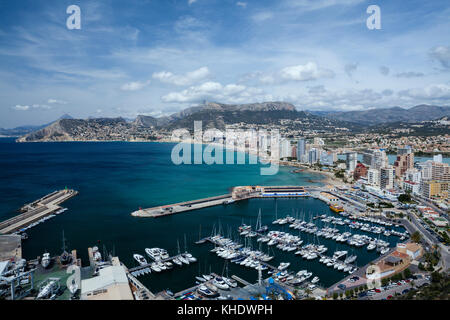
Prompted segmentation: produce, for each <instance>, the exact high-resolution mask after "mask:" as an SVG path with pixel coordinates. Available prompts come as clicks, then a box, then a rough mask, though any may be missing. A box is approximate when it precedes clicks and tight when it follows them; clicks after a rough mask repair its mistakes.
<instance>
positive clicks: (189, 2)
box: [188, 0, 197, 5]
mask: <svg viewBox="0 0 450 320" xmlns="http://www.w3.org/2000/svg"><path fill="white" fill-rule="evenodd" d="M196 2H197V0H188V4H189V5H191V4H193V3H196Z"/></svg>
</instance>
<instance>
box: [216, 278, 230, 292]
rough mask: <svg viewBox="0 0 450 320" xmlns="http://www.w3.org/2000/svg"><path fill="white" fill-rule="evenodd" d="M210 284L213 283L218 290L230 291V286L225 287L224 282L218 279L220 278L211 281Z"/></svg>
mask: <svg viewBox="0 0 450 320" xmlns="http://www.w3.org/2000/svg"><path fill="white" fill-rule="evenodd" d="M212 283H213V285H215V286H216V287H217V288H219V289H222V290H228V289H230V286H229V285H227V284H226V283H225V281H224V280H223V279H222V278H220V277H217V278H215V279H214V280H213V281H212Z"/></svg>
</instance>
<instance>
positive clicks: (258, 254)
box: [210, 231, 324, 285]
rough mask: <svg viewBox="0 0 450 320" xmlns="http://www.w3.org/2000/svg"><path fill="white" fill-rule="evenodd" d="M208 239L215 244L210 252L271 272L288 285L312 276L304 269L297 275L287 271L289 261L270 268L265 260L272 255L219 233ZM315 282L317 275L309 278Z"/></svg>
mask: <svg viewBox="0 0 450 320" xmlns="http://www.w3.org/2000/svg"><path fill="white" fill-rule="evenodd" d="M269 234H270V235H272V234H273V232H272V231H270V232H269ZM210 240H211V241H212V242H213V243H214V244H215V245H216V246H215V247H214V248H213V249H211V252H214V253H216V254H217V255H218V256H219V257H221V258H223V259H227V260H230V261H231V262H232V263H235V264H238V265H241V266H244V267H248V268H253V269H256V270H258V271H259V270H260V271H264V270H267V272H268V274H271V275H272V277H273V278H274V279H275V280H278V281H281V282H287V283H288V284H290V285H300V284H301V283H303V282H304V281H306V280H308V279H309V278H310V277H311V276H312V273H311V272H307V271H306V270H302V272H300V273H299V274H297V275H295V274H292V273H290V272H287V269H288V268H289V266H290V263H289V262H281V263H280V264H279V266H278V267H276V269H270V268H269V267H268V264H267V262H268V261H270V260H272V259H273V256H270V255H268V254H266V253H264V252H262V251H259V250H252V249H251V248H249V247H243V246H242V245H241V244H237V243H236V242H234V241H233V240H231V239H229V238H225V237H223V236H221V235H215V236H212V237H211V238H210ZM308 248H310V247H308ZM320 248H323V246H322V247H319V249H320ZM323 252H324V251H323ZM317 282H319V278H318V277H314V278H313V279H312V280H311V283H313V284H314V283H317Z"/></svg>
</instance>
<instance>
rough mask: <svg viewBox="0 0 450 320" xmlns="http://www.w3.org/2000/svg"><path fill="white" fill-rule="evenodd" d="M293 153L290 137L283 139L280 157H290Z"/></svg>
mask: <svg viewBox="0 0 450 320" xmlns="http://www.w3.org/2000/svg"><path fill="white" fill-rule="evenodd" d="M291 155H292V149H291V142H290V141H289V140H288V139H281V142H280V159H284V158H289V157H290V156H291Z"/></svg>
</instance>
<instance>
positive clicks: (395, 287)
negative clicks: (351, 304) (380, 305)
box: [360, 278, 430, 300]
mask: <svg viewBox="0 0 450 320" xmlns="http://www.w3.org/2000/svg"><path fill="white" fill-rule="evenodd" d="M411 282H413V283H414V286H415V287H416V288H417V287H421V286H423V285H425V284H429V283H430V280H428V279H427V278H422V279H407V280H402V281H399V282H396V283H392V284H390V285H387V286H385V287H381V288H377V289H372V290H369V291H367V296H365V295H364V294H363V295H360V298H363V299H364V298H366V299H369V300H384V299H386V300H389V299H391V298H392V297H393V296H394V295H395V294H396V293H397V294H401V295H402V294H406V293H407V292H408V291H409V290H411V289H412V286H411Z"/></svg>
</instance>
